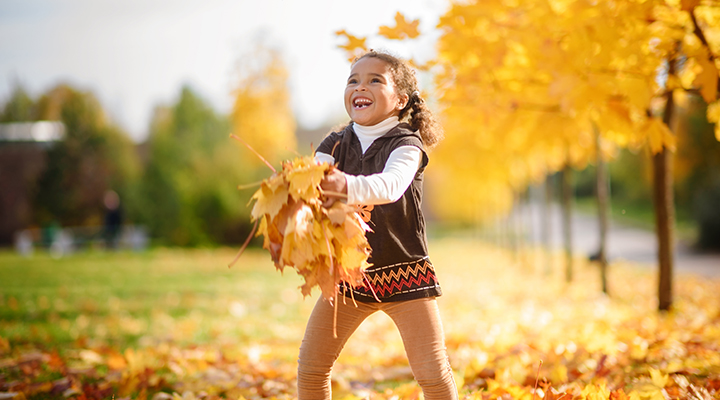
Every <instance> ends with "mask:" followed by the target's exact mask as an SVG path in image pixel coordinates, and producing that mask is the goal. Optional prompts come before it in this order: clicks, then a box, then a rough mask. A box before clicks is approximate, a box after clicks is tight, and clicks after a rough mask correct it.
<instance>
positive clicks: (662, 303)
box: [653, 59, 676, 311]
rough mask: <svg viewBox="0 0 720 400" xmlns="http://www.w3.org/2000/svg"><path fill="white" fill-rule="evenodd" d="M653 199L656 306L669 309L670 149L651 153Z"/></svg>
mask: <svg viewBox="0 0 720 400" xmlns="http://www.w3.org/2000/svg"><path fill="white" fill-rule="evenodd" d="M675 63H676V61H675V59H671V60H669V61H668V75H673V74H674V73H675ZM666 98H667V99H666V100H667V101H666V103H665V112H664V114H663V122H664V123H665V124H666V125H667V126H668V127H671V125H670V124H671V121H672V119H673V113H674V112H675V103H674V101H673V92H672V90H668V93H667V94H666ZM653 203H654V205H655V226H656V234H657V241H658V266H659V271H658V274H659V276H658V309H659V310H660V311H667V310H670V308H671V307H672V302H673V290H672V289H673V287H672V286H673V258H674V243H673V240H674V230H675V203H674V199H673V177H672V151H671V150H669V149H667V148H664V147H663V149H662V151H660V152H659V153H657V154H654V155H653Z"/></svg>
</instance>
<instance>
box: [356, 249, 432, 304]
mask: <svg viewBox="0 0 720 400" xmlns="http://www.w3.org/2000/svg"><path fill="white" fill-rule="evenodd" d="M365 275H366V278H367V279H366V281H365V286H364V287H357V288H355V289H353V295H354V296H355V297H356V298H357V299H358V300H361V301H377V300H376V299H375V296H377V299H379V300H380V301H398V300H404V299H407V298H419V297H432V296H439V295H440V294H441V291H440V285H439V283H438V279H437V276H436V275H435V268H434V267H433V265H432V263H431V262H430V260H429V259H428V258H427V257H426V258H422V259H420V260H417V261H411V262H405V263H399V264H393V265H388V266H383V267H378V268H374V267H371V268H368V269H367V270H366V271H365ZM368 284H370V285H372V290H371V289H370V287H369V286H368ZM373 291H374V294H373Z"/></svg>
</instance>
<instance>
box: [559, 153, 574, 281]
mask: <svg viewBox="0 0 720 400" xmlns="http://www.w3.org/2000/svg"><path fill="white" fill-rule="evenodd" d="M572 190H573V189H572V168H570V165H569V164H566V165H565V168H563V171H562V216H563V218H562V220H563V221H562V224H563V238H564V242H565V243H564V245H565V281H566V282H572V279H573V257H572V256H573V254H572V195H573V193H572Z"/></svg>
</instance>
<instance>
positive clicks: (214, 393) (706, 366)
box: [0, 239, 720, 400]
mask: <svg viewBox="0 0 720 400" xmlns="http://www.w3.org/2000/svg"><path fill="white" fill-rule="evenodd" d="M431 253H432V254H433V255H434V258H435V260H436V263H437V264H438V265H439V266H440V267H441V268H439V273H440V274H441V276H440V279H441V282H443V286H444V290H445V295H444V296H442V297H440V298H439V304H440V308H441V312H442V315H443V321H444V324H445V332H446V340H447V347H448V353H449V356H450V360H451V364H452V366H453V369H454V371H455V374H456V379H457V382H458V384H459V388H460V393H461V399H482V400H490V399H503V400H505V399H511V398H513V399H525V400H536V399H548V400H558V399H561V400H572V399H609V400H626V399H627V400H644V399H651V400H655V399H657V400H661V399H692V400H705V399H718V398H720V302H718V300H717V293H719V292H720V281H719V280H718V279H716V278H714V279H708V278H701V277H695V276H691V275H679V276H677V280H676V287H675V288H676V302H675V307H674V310H673V311H672V312H670V313H658V312H657V311H656V307H657V304H656V300H655V273H654V270H653V268H649V267H642V266H638V265H634V264H630V263H627V262H622V261H618V262H615V263H613V264H612V265H611V269H610V271H611V278H610V283H611V284H612V285H611V292H612V297H607V296H604V295H602V294H600V293H599V289H598V288H599V287H600V286H599V278H598V276H597V275H598V271H597V268H596V266H595V265H594V264H592V263H588V262H585V261H583V260H579V261H578V266H577V271H576V272H577V273H576V279H575V281H574V282H573V283H571V284H565V283H564V282H563V281H562V279H563V278H562V273H561V271H560V270H561V265H560V264H561V261H560V260H561V259H562V258H561V256H557V257H556V258H555V260H556V262H555V264H557V271H555V272H554V273H552V274H550V275H546V274H545V273H544V272H541V268H539V267H537V266H536V265H539V264H540V262H539V260H540V259H541V257H543V256H541V255H540V254H541V253H539V252H526V253H525V254H523V255H521V256H513V255H512V254H511V253H509V252H507V251H505V250H503V249H500V248H497V247H493V246H489V245H483V244H481V243H478V242H476V241H470V240H460V239H442V240H431ZM187 256H188V253H187V252H186V251H183V252H178V253H176V254H174V255H173V254H172V253H168V254H167V257H171V258H172V257H177V258H185V257H187ZM226 256H227V253H224V252H223V253H219V254H218V255H216V256H214V257H213V256H208V255H207V254H205V255H204V257H205V258H204V260H205V261H204V262H205V263H210V264H211V265H215V266H220V265H222V263H223V262H222V259H223V258H224V257H226ZM251 256H252V258H257V253H256V252H254V253H252V254H251ZM220 269H222V268H219V270H220ZM225 271H227V269H225ZM286 279H287V278H281V279H277V278H276V280H283V281H284V280H286ZM288 284H289V285H290V287H288V288H287V289H284V290H283V291H282V293H272V294H271V295H270V296H268V299H267V300H266V301H267V302H269V303H270V302H273V301H274V302H279V301H280V297H281V296H282V297H283V298H286V300H283V301H288V302H289V303H291V304H292V303H297V302H300V304H304V303H308V302H307V301H305V302H302V300H301V297H300V296H299V295H298V296H297V297H293V296H292V295H290V293H292V292H288V293H287V294H285V290H291V287H292V286H291V285H292V282H290V281H289V282H288ZM286 287H287V285H286ZM224 290H227V292H228V293H232V296H231V295H229V294H228V293H225V294H223V293H221V292H219V293H218V296H221V297H223V299H222V301H220V300H217V301H215V300H213V301H211V302H210V303H208V304H207V305H206V306H207V307H210V308H208V309H207V311H203V314H201V315H198V314H190V315H188V316H186V317H182V318H181V317H171V316H169V315H164V314H157V315H155V319H157V321H146V322H137V324H139V327H132V328H127V329H130V330H131V331H135V330H137V329H141V330H142V329H144V330H146V340H144V341H141V342H140V343H139V344H138V345H137V346H123V345H119V346H118V345H113V344H112V342H108V341H103V340H99V339H96V338H93V337H92V334H93V332H98V331H97V329H96V328H97V327H95V330H91V328H93V325H94V324H96V323H99V322H98V321H96V320H94V319H91V318H90V319H89V322H83V323H82V324H81V325H82V326H86V327H87V329H88V331H87V332H86V333H85V335H89V337H87V336H86V337H83V336H81V337H78V340H76V341H75V342H73V343H70V344H65V345H64V346H62V347H58V346H56V345H54V344H53V343H52V342H43V341H42V340H41V339H36V340H34V341H32V342H28V341H26V340H23V338H20V337H15V336H13V335H11V334H9V333H3V335H2V337H0V394H2V396H4V397H3V398H18V399H21V398H25V399H45V398H68V399H111V398H115V399H123V398H132V399H155V400H163V399H173V400H176V399H187V400H190V399H273V398H276V399H292V398H294V396H295V393H296V389H295V379H296V367H297V366H296V360H295V357H296V354H295V353H294V352H295V351H296V350H297V347H298V346H299V341H300V338H301V335H302V327H303V323H302V322H298V321H303V320H305V319H306V318H307V315H308V314H309V311H310V309H311V304H307V305H306V306H304V308H302V309H301V311H300V314H302V315H299V316H297V320H294V321H293V322H280V321H279V320H278V321H276V322H274V324H276V325H277V326H276V327H275V328H272V329H270V330H268V331H264V332H263V333H262V334H258V336H252V334H251V333H237V332H235V333H233V335H228V334H227V333H229V332H233V331H232V329H233V326H234V325H237V324H243V323H244V324H250V325H252V324H256V323H257V322H251V321H254V319H252V318H258V321H260V320H263V319H264V320H266V321H267V325H272V323H270V322H271V320H272V319H273V318H274V317H273V316H274V315H275V313H276V312H275V311H258V310H259V309H258V308H252V306H251V304H252V302H251V301H252V300H253V299H252V298H253V297H257V296H258V293H259V292H255V291H248V293H246V294H243V293H237V292H233V291H232V290H231V289H230V288H226V289H224ZM276 290H277V289H276ZM243 295H244V296H246V297H243ZM194 296H195V297H194V298H197V295H194ZM191 298H193V297H191ZM223 301H224V302H225V303H223ZM114 302H115V303H116V304H115V306H114V307H115V308H116V309H117V310H118V312H120V313H123V309H124V308H125V307H127V306H129V305H130V304H133V303H132V302H133V299H131V298H127V299H116V300H115V301H114ZM178 302H183V303H185V302H186V300H185V298H184V297H183V298H182V300H178ZM238 302H243V304H247V306H245V307H249V309H245V308H243V307H239V306H238ZM11 304H13V302H11V301H10V300H9V299H8V298H7V297H4V298H3V299H2V303H0V306H2V307H3V308H5V307H9V305H11ZM80 305H81V304H79V303H78V304H76V305H73V304H69V305H68V304H65V305H64V307H65V308H71V307H77V306H80ZM197 305H198V303H191V302H190V303H188V304H187V306H189V307H191V308H192V307H193V306H197ZM221 306H222V307H225V308H226V309H227V310H230V311H233V310H234V311H233V313H232V314H231V313H230V312H229V311H228V312H226V314H227V315H223V314H222V313H219V314H217V315H212V309H211V308H212V307H215V308H217V307H221ZM233 307H234V308H233ZM203 310H205V309H204V308H203ZM270 310H274V309H273V308H271V309H270ZM204 314H207V315H204ZM254 314H258V315H254ZM375 317H376V316H373V317H371V318H370V319H369V320H368V321H366V323H364V324H363V325H361V327H360V329H359V330H358V332H356V334H355V335H354V336H353V339H351V341H350V342H349V343H348V345H347V346H346V349H345V350H344V351H343V354H341V359H340V360H339V361H338V365H337V366H336V368H335V369H334V372H333V387H334V391H335V393H336V397H337V398H344V399H362V398H367V397H371V398H373V399H412V398H420V397H419V396H420V389H419V387H418V386H417V384H416V383H415V382H414V381H413V379H412V374H411V372H410V371H409V368H408V366H407V362H406V361H405V357H404V350H403V348H402V341H401V340H400V338H399V335H397V332H396V330H395V328H394V326H393V324H392V322H391V321H389V320H388V319H386V318H384V317H382V316H379V315H378V316H377V318H375ZM116 318H120V317H116ZM122 318H123V321H125V322H126V323H130V322H132V321H133V320H132V319H130V318H128V317H127V316H125V317H122ZM150 318H152V317H150ZM78 320H81V318H78ZM6 322H7V321H6ZM6 322H3V324H5V323H6ZM117 323H118V322H117V321H115V322H114V323H113V325H108V326H112V328H111V329H125V328H124V327H123V326H122V325H117ZM27 324H30V325H32V322H28V323H27ZM4 326H5V325H0V327H4ZM246 328H248V329H249V328H250V327H246ZM203 331H211V332H216V333H215V334H213V335H212V336H211V337H210V338H208V339H205V340H198V339H196V338H197V334H198V332H203ZM2 332H9V331H7V330H5V329H4V328H3V331H2ZM171 332H172V333H173V335H166V334H167V333H171ZM226 332H227V333H226ZM243 332H250V331H243ZM248 335H250V336H248ZM11 393H12V394H11ZM10 396H12V397H10Z"/></svg>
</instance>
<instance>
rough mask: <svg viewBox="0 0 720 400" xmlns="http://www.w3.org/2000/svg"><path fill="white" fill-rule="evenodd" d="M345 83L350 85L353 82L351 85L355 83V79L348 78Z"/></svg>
mask: <svg viewBox="0 0 720 400" xmlns="http://www.w3.org/2000/svg"><path fill="white" fill-rule="evenodd" d="M347 83H348V85H351V84H353V85H354V84H356V83H357V80H355V79H350V80H348V82H347Z"/></svg>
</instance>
